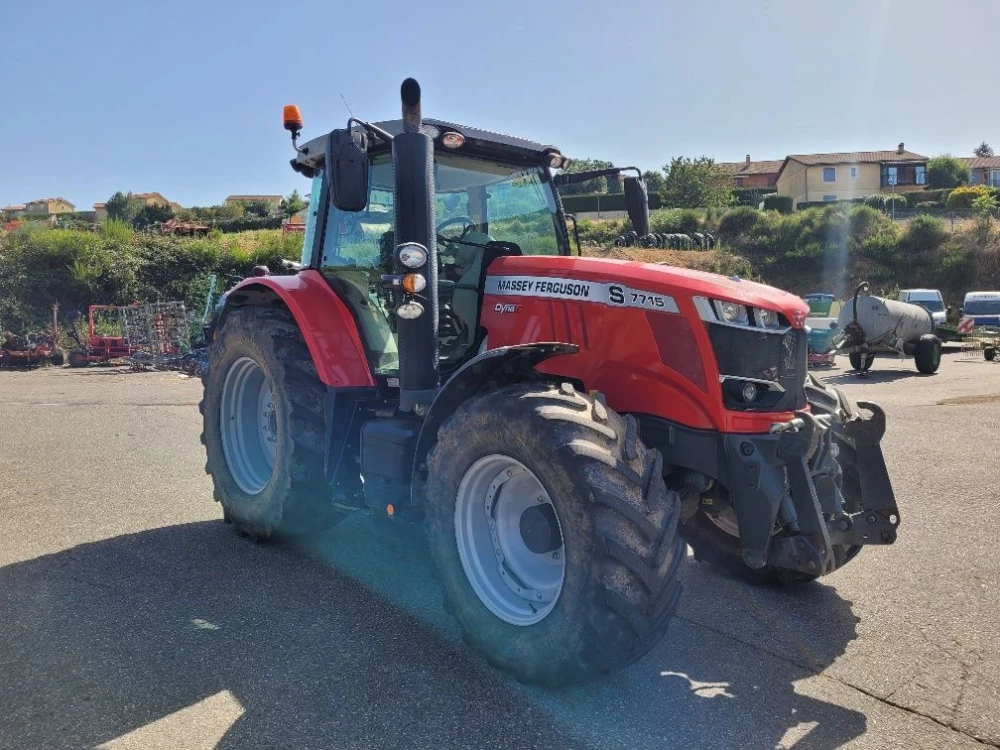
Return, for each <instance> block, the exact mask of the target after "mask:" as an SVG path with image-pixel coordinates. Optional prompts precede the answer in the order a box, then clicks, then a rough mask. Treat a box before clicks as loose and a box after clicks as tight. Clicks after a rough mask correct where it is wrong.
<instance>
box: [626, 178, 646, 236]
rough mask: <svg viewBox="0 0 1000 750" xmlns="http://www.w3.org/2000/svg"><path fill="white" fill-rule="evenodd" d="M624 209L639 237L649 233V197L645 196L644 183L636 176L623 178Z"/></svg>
mask: <svg viewBox="0 0 1000 750" xmlns="http://www.w3.org/2000/svg"><path fill="white" fill-rule="evenodd" d="M624 189H625V209H626V210H627V211H628V218H629V219H631V221H632V229H634V230H635V232H636V234H638V235H639V236H640V237H645V236H646V235H647V234H649V199H648V198H647V197H646V183H644V182H643V181H642V180H640V179H639V178H638V177H626V178H625V180H624Z"/></svg>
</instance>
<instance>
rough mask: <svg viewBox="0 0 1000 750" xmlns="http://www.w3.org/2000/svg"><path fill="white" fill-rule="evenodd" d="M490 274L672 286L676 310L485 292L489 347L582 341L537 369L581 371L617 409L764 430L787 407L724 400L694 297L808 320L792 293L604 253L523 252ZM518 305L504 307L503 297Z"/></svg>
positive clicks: (653, 288)
mask: <svg viewBox="0 0 1000 750" xmlns="http://www.w3.org/2000/svg"><path fill="white" fill-rule="evenodd" d="M489 275H490V276H516V275H532V276H553V277H558V278H561V279H567V278H569V279H580V280H583V281H592V282H602V283H607V282H620V283H622V284H625V285H627V286H630V287H632V288H634V289H642V290H646V291H649V292H655V293H658V294H669V295H670V296H671V297H673V298H674V300H675V301H676V303H677V307H678V309H679V313H669V312H657V311H652V310H641V309H636V308H631V307H612V306H609V305H605V304H601V303H598V302H584V301H576V300H558V299H544V298H537V297H526V296H508V295H504V294H496V295H487V296H486V299H485V301H484V304H483V313H482V325H483V326H484V327H485V328H486V329H487V331H488V332H489V346H490V348H491V349H492V348H496V347H500V346H507V345H510V344H523V343H529V342H533V341H559V342H566V343H572V344H576V345H577V346H579V347H580V352H579V353H578V354H575V355H569V356H565V357H557V358H554V359H550V360H547V361H546V362H543V363H542V364H541V365H539V368H538V369H539V370H541V371H543V372H547V373H550V374H553V375H561V376H564V377H568V378H575V379H578V380H580V381H582V382H583V384H584V385H585V386H586V388H587V389H588V390H598V391H601V392H602V393H603V394H604V395H605V396H606V397H607V400H608V405H609V406H611V407H612V408H613V409H615V410H616V411H621V412H640V413H644V414H652V415H655V416H660V417H664V418H666V419H670V420H673V421H676V422H680V423H682V424H685V425H688V426H690V427H695V428H702V429H711V430H718V431H721V432H744V433H750V432H766V431H767V429H768V428H769V427H770V426H771V425H772V424H773V423H774V422H777V421H782V420H787V419H790V418H791V416H792V415H791V414H789V413H781V412H778V413H775V412H769V413H765V414H761V413H756V414H755V413H747V412H736V411H730V410H728V409H725V408H724V407H723V402H722V390H721V386H720V384H719V372H718V369H717V367H716V364H715V355H714V353H713V351H712V347H711V344H710V342H709V338H708V333H707V331H706V328H705V325H704V323H703V321H702V320H701V318H700V317H699V315H698V312H697V310H696V309H695V306H694V303H693V301H692V298H693V297H695V296H702V297H709V298H714V299H721V300H728V301H732V302H739V303H741V304H744V305H751V306H754V307H764V308H768V309H771V310H776V311H779V312H782V313H784V314H785V316H786V317H787V318H788V319H789V320H790V321H792V324H793V326H794V327H796V328H801V327H802V326H803V323H804V320H805V317H806V315H807V313H808V307H807V305H806V304H805V303H804V302H803V301H802V300H800V299H799V298H798V297H795V296H794V295H791V294H788V293H786V292H782V291H780V290H778V289H774V288H772V287H768V286H764V285H762V284H756V283H754V282H751V281H734V280H731V279H727V278H726V277H724V276H719V275H716V274H710V273H703V272H700V271H691V270H687V269H682V268H675V267H671V266H665V265H658V264H654V263H637V262H634V261H622V260H610V259H599V258H576V257H565V256H559V257H551V256H545V257H542V256H524V257H504V258H499V259H497V260H496V261H495V262H494V263H493V264H492V265H491V266H490V268H489ZM502 304H512V305H515V306H519V308H518V310H517V312H514V313H510V312H508V313H500V312H498V311H497V308H498V305H502Z"/></svg>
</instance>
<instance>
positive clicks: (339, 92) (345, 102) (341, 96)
mask: <svg viewBox="0 0 1000 750" xmlns="http://www.w3.org/2000/svg"><path fill="white" fill-rule="evenodd" d="M337 93H338V94H340V101H342V102H343V103H344V106H345V107H347V114H349V115H350V116H351V117H354V113H353V112H352V111H351V105H350V104H348V103H347V99H345V98H344V94H343V92H341V91H338V92H337Z"/></svg>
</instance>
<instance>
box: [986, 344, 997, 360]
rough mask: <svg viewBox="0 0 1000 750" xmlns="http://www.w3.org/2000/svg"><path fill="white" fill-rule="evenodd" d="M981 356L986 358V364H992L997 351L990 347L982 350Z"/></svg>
mask: <svg viewBox="0 0 1000 750" xmlns="http://www.w3.org/2000/svg"><path fill="white" fill-rule="evenodd" d="M983 356H984V357H985V358H986V361H987V362H992V361H993V360H995V359H996V358H997V350H996V349H995V348H994V347H992V346H988V347H986V348H985V349H983Z"/></svg>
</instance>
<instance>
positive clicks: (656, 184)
mask: <svg viewBox="0 0 1000 750" xmlns="http://www.w3.org/2000/svg"><path fill="white" fill-rule="evenodd" d="M642 179H643V180H645V181H646V192H647V193H648V194H649V195H659V194H660V193H661V192H662V191H663V188H664V187H665V186H666V184H667V181H666V180H665V179H664V177H663V172H659V171H657V172H654V171H653V170H649V171H648V172H643V173H642Z"/></svg>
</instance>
